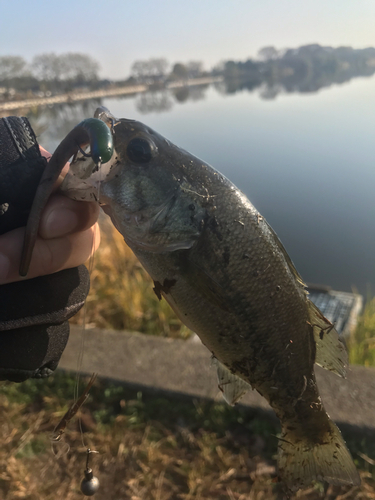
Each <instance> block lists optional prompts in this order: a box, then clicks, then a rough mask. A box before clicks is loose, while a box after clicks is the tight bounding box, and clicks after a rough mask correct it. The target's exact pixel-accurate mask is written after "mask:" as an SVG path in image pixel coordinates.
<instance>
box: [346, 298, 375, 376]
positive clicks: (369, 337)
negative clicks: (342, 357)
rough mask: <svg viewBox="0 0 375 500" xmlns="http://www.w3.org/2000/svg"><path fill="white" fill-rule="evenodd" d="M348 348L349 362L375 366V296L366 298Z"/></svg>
mask: <svg viewBox="0 0 375 500" xmlns="http://www.w3.org/2000/svg"><path fill="white" fill-rule="evenodd" d="M348 350H349V361H350V363H351V364H353V365H364V366H374V367H375V297H373V298H368V300H367V302H366V305H365V307H364V310H363V313H362V315H361V317H360V318H359V321H358V324H357V327H356V329H355V331H354V332H353V334H352V336H351V337H350V339H349V342H348Z"/></svg>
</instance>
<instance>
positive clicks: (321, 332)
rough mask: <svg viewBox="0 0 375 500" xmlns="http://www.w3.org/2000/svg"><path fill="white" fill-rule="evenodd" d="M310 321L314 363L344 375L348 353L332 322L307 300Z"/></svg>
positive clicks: (341, 375)
mask: <svg viewBox="0 0 375 500" xmlns="http://www.w3.org/2000/svg"><path fill="white" fill-rule="evenodd" d="M308 308H309V317H310V323H311V326H312V328H313V332H314V340H315V344H316V356H315V363H316V364H317V365H319V366H321V367H322V368H325V369H326V370H330V371H331V372H334V373H336V374H337V375H339V376H340V377H344V378H345V376H346V368H347V366H348V353H347V351H346V348H345V345H344V343H343V342H342V341H341V340H340V337H339V334H338V333H337V331H336V330H335V328H334V326H333V324H332V323H331V322H330V321H328V319H327V318H326V317H325V316H324V315H323V314H322V313H321V312H320V311H319V309H318V308H317V307H316V305H315V304H313V303H312V302H311V300H308Z"/></svg>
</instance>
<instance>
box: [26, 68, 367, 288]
mask: <svg viewBox="0 0 375 500" xmlns="http://www.w3.org/2000/svg"><path fill="white" fill-rule="evenodd" d="M226 85H227V83H226V82H225V81H223V82H220V83H215V85H211V86H209V87H207V86H202V87H190V88H188V91H187V89H184V88H179V89H174V90H173V91H167V90H164V91H157V92H153V93H148V94H142V95H138V96H136V97H134V96H132V97H131V98H117V99H110V98H107V99H103V100H102V101H101V100H99V99H97V100H92V101H85V102H82V103H75V104H69V105H60V106H53V107H45V108H43V109H39V110H38V111H35V110H34V111H30V113H29V115H28V116H29V118H30V119H31V121H32V124H33V126H34V127H35V129H36V130H37V133H38V135H39V142H40V143H41V144H42V145H43V146H44V147H46V148H47V149H49V150H50V151H54V149H55V148H56V146H57V144H58V143H59V142H60V141H61V140H62V139H63V137H64V136H65V135H66V134H67V133H68V132H69V131H70V130H71V129H72V128H73V127H74V126H75V125H76V124H77V123H79V122H80V121H81V120H83V119H84V118H87V117H89V116H93V114H94V111H95V109H96V107H97V106H99V105H102V104H103V105H105V106H107V107H108V108H109V109H110V110H111V111H112V113H113V114H114V115H115V116H118V117H124V118H133V119H136V120H140V121H144V122H145V123H147V125H149V126H150V127H152V128H153V129H155V130H157V131H158V132H160V133H161V134H162V135H164V136H165V137H167V138H168V139H170V140H171V141H172V142H173V143H175V144H177V145H179V146H181V147H183V148H184V149H186V150H188V151H191V152H192V153H193V154H195V155H196V156H198V157H200V158H202V159H204V160H205V161H207V162H208V163H211V164H212V165H213V166H214V167H215V168H216V169H218V170H219V171H221V172H222V173H223V174H224V175H226V176H227V177H229V178H230V179H231V180H232V181H233V182H234V183H235V184H236V185H237V186H238V187H239V188H240V189H241V190H242V191H244V192H245V194H246V195H248V196H249V198H250V200H251V201H252V202H253V203H254V205H255V206H256V207H257V208H258V209H259V210H260V212H261V213H262V214H263V215H264V216H265V217H266V218H267V220H268V221H269V222H270V223H271V225H272V226H273V227H274V229H275V230H276V232H277V233H278V235H279V236H280V238H281V240H282V241H283V243H284V245H285V246H286V248H287V250H288V252H289V254H290V255H291V257H292V259H293V260H294V261H295V264H296V266H297V268H298V270H299V271H300V272H301V274H302V276H303V278H304V279H305V280H306V281H309V282H319V283H324V284H328V285H331V286H332V287H333V288H336V289H340V290H347V291H349V290H350V289H351V285H356V286H357V287H358V288H359V290H360V291H361V293H366V284H367V283H371V286H372V289H373V290H374V289H375V265H374V256H375V230H374V220H375V203H374V196H373V186H374V185H375V170H374V168H373V158H374V152H373V116H372V115H373V112H372V109H373V104H374V103H375V87H374V85H373V80H372V81H371V80H370V79H368V78H361V79H359V78H357V79H356V81H355V82H354V80H353V83H352V84H350V85H345V86H336V87H332V89H331V90H330V91H327V92H321V93H316V94H315V95H313V96H311V97H309V98H303V96H302V97H299V98H297V99H296V98H293V97H292V96H291V94H290V93H287V91H286V90H285V87H283V86H281V85H279V84H274V85H269V84H267V83H264V82H263V83H262V84H259V85H258V86H257V87H256V89H253V90H252V91H251V92H246V91H243V92H236V91H235V87H231V89H233V90H234V92H233V95H231V97H230V98H227V99H222V98H221V97H220V95H221V94H226V93H227V90H228V88H227V86H226ZM254 90H255V91H254ZM296 92H297V91H296ZM278 95H279V98H278V99H276V100H274V101H272V105H269V103H268V102H266V101H265V99H268V100H270V99H274V98H275V96H278ZM286 103H287V105H285V104H286ZM146 113H149V114H148V115H147V117H145V116H144V115H145V114H146ZM46 127H47V129H46V130H45V131H44V132H43V133H42V134H40V133H41V130H42V129H43V128H46ZM359 214H360V215H359Z"/></svg>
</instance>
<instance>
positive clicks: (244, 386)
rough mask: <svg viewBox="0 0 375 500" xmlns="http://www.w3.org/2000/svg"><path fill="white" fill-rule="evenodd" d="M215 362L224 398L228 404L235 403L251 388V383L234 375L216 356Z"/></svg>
mask: <svg viewBox="0 0 375 500" xmlns="http://www.w3.org/2000/svg"><path fill="white" fill-rule="evenodd" d="M213 364H214V365H215V366H216V367H217V380H218V387H219V389H220V391H221V392H222V394H223V398H224V399H225V401H226V402H227V403H228V404H230V405H232V406H233V405H235V404H236V403H237V402H238V401H239V400H240V399H241V398H242V396H243V395H244V394H246V392H247V391H249V390H250V389H251V385H250V384H248V383H247V382H245V381H244V380H242V379H241V378H240V377H237V375H234V374H233V373H232V372H231V371H230V370H228V368H226V367H225V366H224V365H223V364H222V363H220V361H218V360H217V359H216V358H214V359H213Z"/></svg>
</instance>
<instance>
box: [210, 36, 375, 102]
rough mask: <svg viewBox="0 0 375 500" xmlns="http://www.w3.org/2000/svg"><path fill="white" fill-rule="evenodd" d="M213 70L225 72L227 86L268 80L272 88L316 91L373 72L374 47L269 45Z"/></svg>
mask: <svg viewBox="0 0 375 500" xmlns="http://www.w3.org/2000/svg"><path fill="white" fill-rule="evenodd" d="M214 73H216V74H222V75H223V76H224V77H225V79H226V81H227V85H228V88H230V87H231V86H232V88H233V89H237V88H240V87H242V88H244V87H245V88H248V89H250V90H251V89H253V88H255V87H257V86H259V85H262V84H266V85H267V86H268V87H269V88H271V87H276V86H277V85H279V86H282V87H283V89H284V90H286V91H287V92H295V91H298V92H313V91H316V90H318V89H319V88H321V87H324V86H329V85H332V83H342V82H344V81H347V80H350V79H351V78H353V77H356V76H370V75H373V74H374V73H375V48H372V47H369V48H365V49H353V48H352V47H338V48H333V47H323V46H321V45H318V44H311V45H304V46H302V47H299V48H296V49H283V50H277V49H276V48H275V47H272V46H269V47H264V48H262V49H261V50H260V51H259V52H258V58H257V59H248V60H246V61H226V62H224V63H223V64H222V65H221V66H219V67H218V68H216V69H215V70H214ZM271 94H272V92H271ZM271 94H270V96H271Z"/></svg>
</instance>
